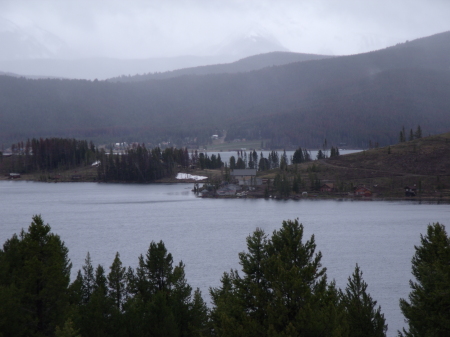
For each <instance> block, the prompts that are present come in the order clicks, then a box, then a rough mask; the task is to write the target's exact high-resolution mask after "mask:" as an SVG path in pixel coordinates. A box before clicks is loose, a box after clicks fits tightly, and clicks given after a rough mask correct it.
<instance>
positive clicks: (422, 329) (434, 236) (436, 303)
mask: <svg viewBox="0 0 450 337" xmlns="http://www.w3.org/2000/svg"><path fill="white" fill-rule="evenodd" d="M420 242H421V245H420V246H418V247H417V246H416V247H415V250H416V253H415V254H414V257H413V258H412V274H413V275H414V277H415V279H416V281H410V282H409V284H410V287H411V292H410V294H409V302H408V301H406V300H405V299H401V300H400V309H401V310H402V312H403V315H405V317H406V322H407V323H408V331H406V330H405V329H403V332H399V336H411V337H412V336H414V337H416V336H417V337H419V336H436V337H440V336H442V337H444V336H450V238H449V237H448V236H447V233H446V231H445V226H443V225H441V224H439V223H436V224H433V225H428V228H427V235H425V236H423V235H421V236H420Z"/></svg>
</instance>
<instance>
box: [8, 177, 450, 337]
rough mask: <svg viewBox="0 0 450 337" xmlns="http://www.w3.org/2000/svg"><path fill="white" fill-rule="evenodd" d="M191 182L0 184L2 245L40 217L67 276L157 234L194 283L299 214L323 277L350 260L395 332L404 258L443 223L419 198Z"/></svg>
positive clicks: (348, 269) (141, 247)
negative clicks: (280, 195)
mask: <svg viewBox="0 0 450 337" xmlns="http://www.w3.org/2000/svg"><path fill="white" fill-rule="evenodd" d="M192 187H193V185H192V184H172V185H165V184H164V185H158V184H154V185H135V184H128V185H126V184H95V183H36V182H17V181H16V182H12V181H2V182H0V214H1V222H0V242H1V244H3V243H4V242H5V240H6V239H8V238H10V237H11V236H12V235H13V234H14V233H19V231H20V230H21V229H22V228H25V229H26V228H28V226H29V224H30V223H31V217H32V216H33V215H34V214H41V215H42V217H43V219H44V221H45V222H46V223H49V224H50V225H51V227H52V231H53V232H55V233H57V234H58V235H60V237H61V238H62V240H64V241H65V244H66V246H67V247H68V248H69V256H70V259H71V261H72V263H73V269H72V277H74V276H75V274H76V272H77V271H78V269H80V268H81V266H82V265H83V263H84V259H85V257H86V253H87V252H88V251H89V252H90V254H91V257H92V259H93V262H94V265H97V264H102V265H103V266H104V267H105V269H106V271H107V272H108V270H109V266H110V265H111V264H112V261H113V259H114V256H115V253H116V252H117V251H118V252H119V253H120V255H121V260H122V262H123V264H124V265H125V266H132V267H133V268H134V267H136V265H137V262H138V256H139V255H140V254H145V253H146V251H147V249H148V247H149V244H150V242H151V241H152V240H153V241H159V240H163V241H164V243H165V244H166V247H167V249H168V250H169V252H171V253H172V255H173V257H174V262H175V263H178V261H180V260H183V262H184V263H185V264H186V277H187V280H188V283H189V284H190V285H191V286H192V287H193V288H196V287H199V288H200V289H201V290H202V293H203V296H204V298H205V299H206V300H207V301H209V293H208V288H209V287H210V286H213V287H216V286H218V285H219V284H220V278H221V276H222V274H223V272H224V271H229V270H230V269H231V268H238V269H239V263H238V253H239V252H241V251H243V250H245V249H246V243H245V239H246V237H247V236H248V235H249V234H251V233H252V232H253V231H254V230H255V229H256V227H260V228H262V229H264V230H265V231H266V233H268V234H270V233H272V231H273V230H275V229H279V228H280V226H281V222H282V221H283V220H286V219H295V218H299V220H300V222H302V223H303V225H304V226H305V238H304V239H305V240H306V239H309V238H310V236H311V235H312V234H314V235H315V239H316V243H317V249H318V250H320V251H321V252H322V254H323V259H322V264H323V266H324V267H327V275H328V278H329V279H330V280H331V279H334V280H335V281H336V283H337V286H338V287H341V288H345V286H346V283H347V278H348V277H349V276H350V275H351V274H352V272H353V271H354V267H355V264H356V263H358V264H359V266H360V267H361V269H362V271H363V273H364V274H363V277H364V279H365V281H366V282H367V283H368V285H369V287H368V291H369V293H370V294H371V295H372V297H373V298H374V299H375V300H377V301H378V304H380V305H381V309H382V312H383V313H384V314H385V317H386V318H387V322H388V324H389V330H388V335H389V336H395V335H396V331H397V329H400V328H401V327H402V326H403V316H402V314H401V312H400V309H399V306H398V301H399V298H401V297H402V298H407V296H408V294H409V291H410V289H409V285H408V281H409V280H410V279H411V277H412V276H411V258H412V256H413V254H414V245H417V244H419V240H420V233H425V232H426V226H427V224H429V223H432V222H438V221H439V222H441V223H443V224H446V225H447V227H448V228H450V227H449V226H448V225H449V224H450V221H449V220H450V206H449V205H442V204H419V203H418V202H404V201H398V202H382V201H337V200H326V201H325V200H322V201H321V200H300V201H293V200H288V201H276V200H262V199H257V200H252V199H226V200H225V199H199V198H196V197H195V196H194V194H193V193H192V192H191V189H192Z"/></svg>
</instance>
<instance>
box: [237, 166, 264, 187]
mask: <svg viewBox="0 0 450 337" xmlns="http://www.w3.org/2000/svg"><path fill="white" fill-rule="evenodd" d="M231 177H233V178H234V179H235V180H237V181H238V182H239V185H240V186H243V185H245V186H252V185H262V179H260V178H256V169H235V170H233V171H232V172H231Z"/></svg>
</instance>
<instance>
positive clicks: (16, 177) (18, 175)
mask: <svg viewBox="0 0 450 337" xmlns="http://www.w3.org/2000/svg"><path fill="white" fill-rule="evenodd" d="M19 178H20V173H10V174H9V179H19Z"/></svg>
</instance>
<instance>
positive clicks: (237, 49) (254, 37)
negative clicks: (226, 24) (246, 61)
mask: <svg viewBox="0 0 450 337" xmlns="http://www.w3.org/2000/svg"><path fill="white" fill-rule="evenodd" d="M274 51H289V50H288V49H287V48H286V47H284V46H283V45H282V44H281V43H280V42H279V41H278V40H277V39H276V38H275V37H274V36H273V35H272V34H271V33H269V32H268V31H267V30H266V29H264V28H263V27H261V26H259V25H253V26H250V27H248V28H247V29H246V30H241V31H239V32H236V33H234V34H231V35H229V36H228V37H227V38H226V39H225V40H224V41H222V43H220V44H219V45H216V46H215V47H213V48H212V51H211V52H210V54H212V55H224V56H234V57H239V58H244V57H248V56H252V55H258V54H264V53H270V52H274Z"/></svg>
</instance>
